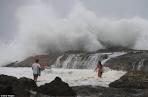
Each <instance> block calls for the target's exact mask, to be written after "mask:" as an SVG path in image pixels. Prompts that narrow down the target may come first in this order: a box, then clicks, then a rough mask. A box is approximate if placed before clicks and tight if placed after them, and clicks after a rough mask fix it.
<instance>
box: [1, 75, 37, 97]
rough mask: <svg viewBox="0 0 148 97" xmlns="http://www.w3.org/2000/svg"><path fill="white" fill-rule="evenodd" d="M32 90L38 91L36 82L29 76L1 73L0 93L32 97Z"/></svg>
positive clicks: (18, 96)
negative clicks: (20, 76) (18, 76)
mask: <svg viewBox="0 0 148 97" xmlns="http://www.w3.org/2000/svg"><path fill="white" fill-rule="evenodd" d="M30 90H32V91H37V85H36V83H35V82H34V81H33V80H31V79H28V78H25V77H23V78H20V79H17V78H16V77H12V76H7V75H0V95H15V97H30V95H31V94H30Z"/></svg>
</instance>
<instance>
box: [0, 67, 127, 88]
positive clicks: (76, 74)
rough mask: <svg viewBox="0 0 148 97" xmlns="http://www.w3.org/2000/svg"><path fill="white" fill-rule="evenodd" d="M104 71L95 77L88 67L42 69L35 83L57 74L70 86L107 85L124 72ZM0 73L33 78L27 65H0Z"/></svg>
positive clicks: (106, 69) (45, 80)
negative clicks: (11, 66)
mask: <svg viewBox="0 0 148 97" xmlns="http://www.w3.org/2000/svg"><path fill="white" fill-rule="evenodd" d="M104 71H105V72H104V73H103V76H102V78H97V73H96V72H94V70H89V69H55V68H52V69H46V70H44V71H42V73H41V76H40V77H39V79H38V82H37V85H38V86H40V85H43V84H45V83H49V82H51V81H52V80H54V78H55V77H56V76H59V77H61V78H62V80H63V81H65V82H67V83H68V84H69V85H70V86H80V85H92V86H96V85H97V86H104V87H108V85H109V83H110V82H113V81H115V80H117V79H119V78H120V77H121V76H122V75H124V74H125V73H126V72H124V71H115V70H111V69H109V68H105V69H104ZM0 74H5V75H10V76H15V77H17V78H20V77H27V78H31V79H32V78H33V76H32V69H31V68H29V67H17V68H10V67H9V68H8V67H1V68H0Z"/></svg>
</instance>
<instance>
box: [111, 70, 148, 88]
mask: <svg viewBox="0 0 148 97" xmlns="http://www.w3.org/2000/svg"><path fill="white" fill-rule="evenodd" d="M109 86H110V87H114V88H135V89H148V74H147V73H144V72H135V71H134V72H128V73H126V74H125V75H124V76H122V77H121V78H120V79H118V80H116V81H114V82H112V83H110V85H109Z"/></svg>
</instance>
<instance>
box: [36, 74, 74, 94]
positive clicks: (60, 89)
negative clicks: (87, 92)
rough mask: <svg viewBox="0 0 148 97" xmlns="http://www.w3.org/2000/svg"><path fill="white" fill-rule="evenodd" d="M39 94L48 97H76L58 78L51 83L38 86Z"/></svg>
mask: <svg viewBox="0 0 148 97" xmlns="http://www.w3.org/2000/svg"><path fill="white" fill-rule="evenodd" d="M39 93H41V94H45V95H50V96H76V93H75V92H74V90H73V89H72V88H71V87H69V85H68V84H67V83H65V82H63V81H62V80H61V78H59V77H56V78H55V79H54V80H53V81H52V82H51V83H46V84H45V85H42V86H40V87H39Z"/></svg>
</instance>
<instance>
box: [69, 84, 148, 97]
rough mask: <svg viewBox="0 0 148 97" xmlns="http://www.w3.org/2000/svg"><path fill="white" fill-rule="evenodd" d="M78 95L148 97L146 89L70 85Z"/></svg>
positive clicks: (91, 96)
mask: <svg viewBox="0 0 148 97" xmlns="http://www.w3.org/2000/svg"><path fill="white" fill-rule="evenodd" d="M72 88H73V89H74V90H75V91H76V92H77V95H78V96H80V97H86V96H89V97H148V90H147V89H145V90H143V89H130V88H111V87H100V86H75V87H72Z"/></svg>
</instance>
